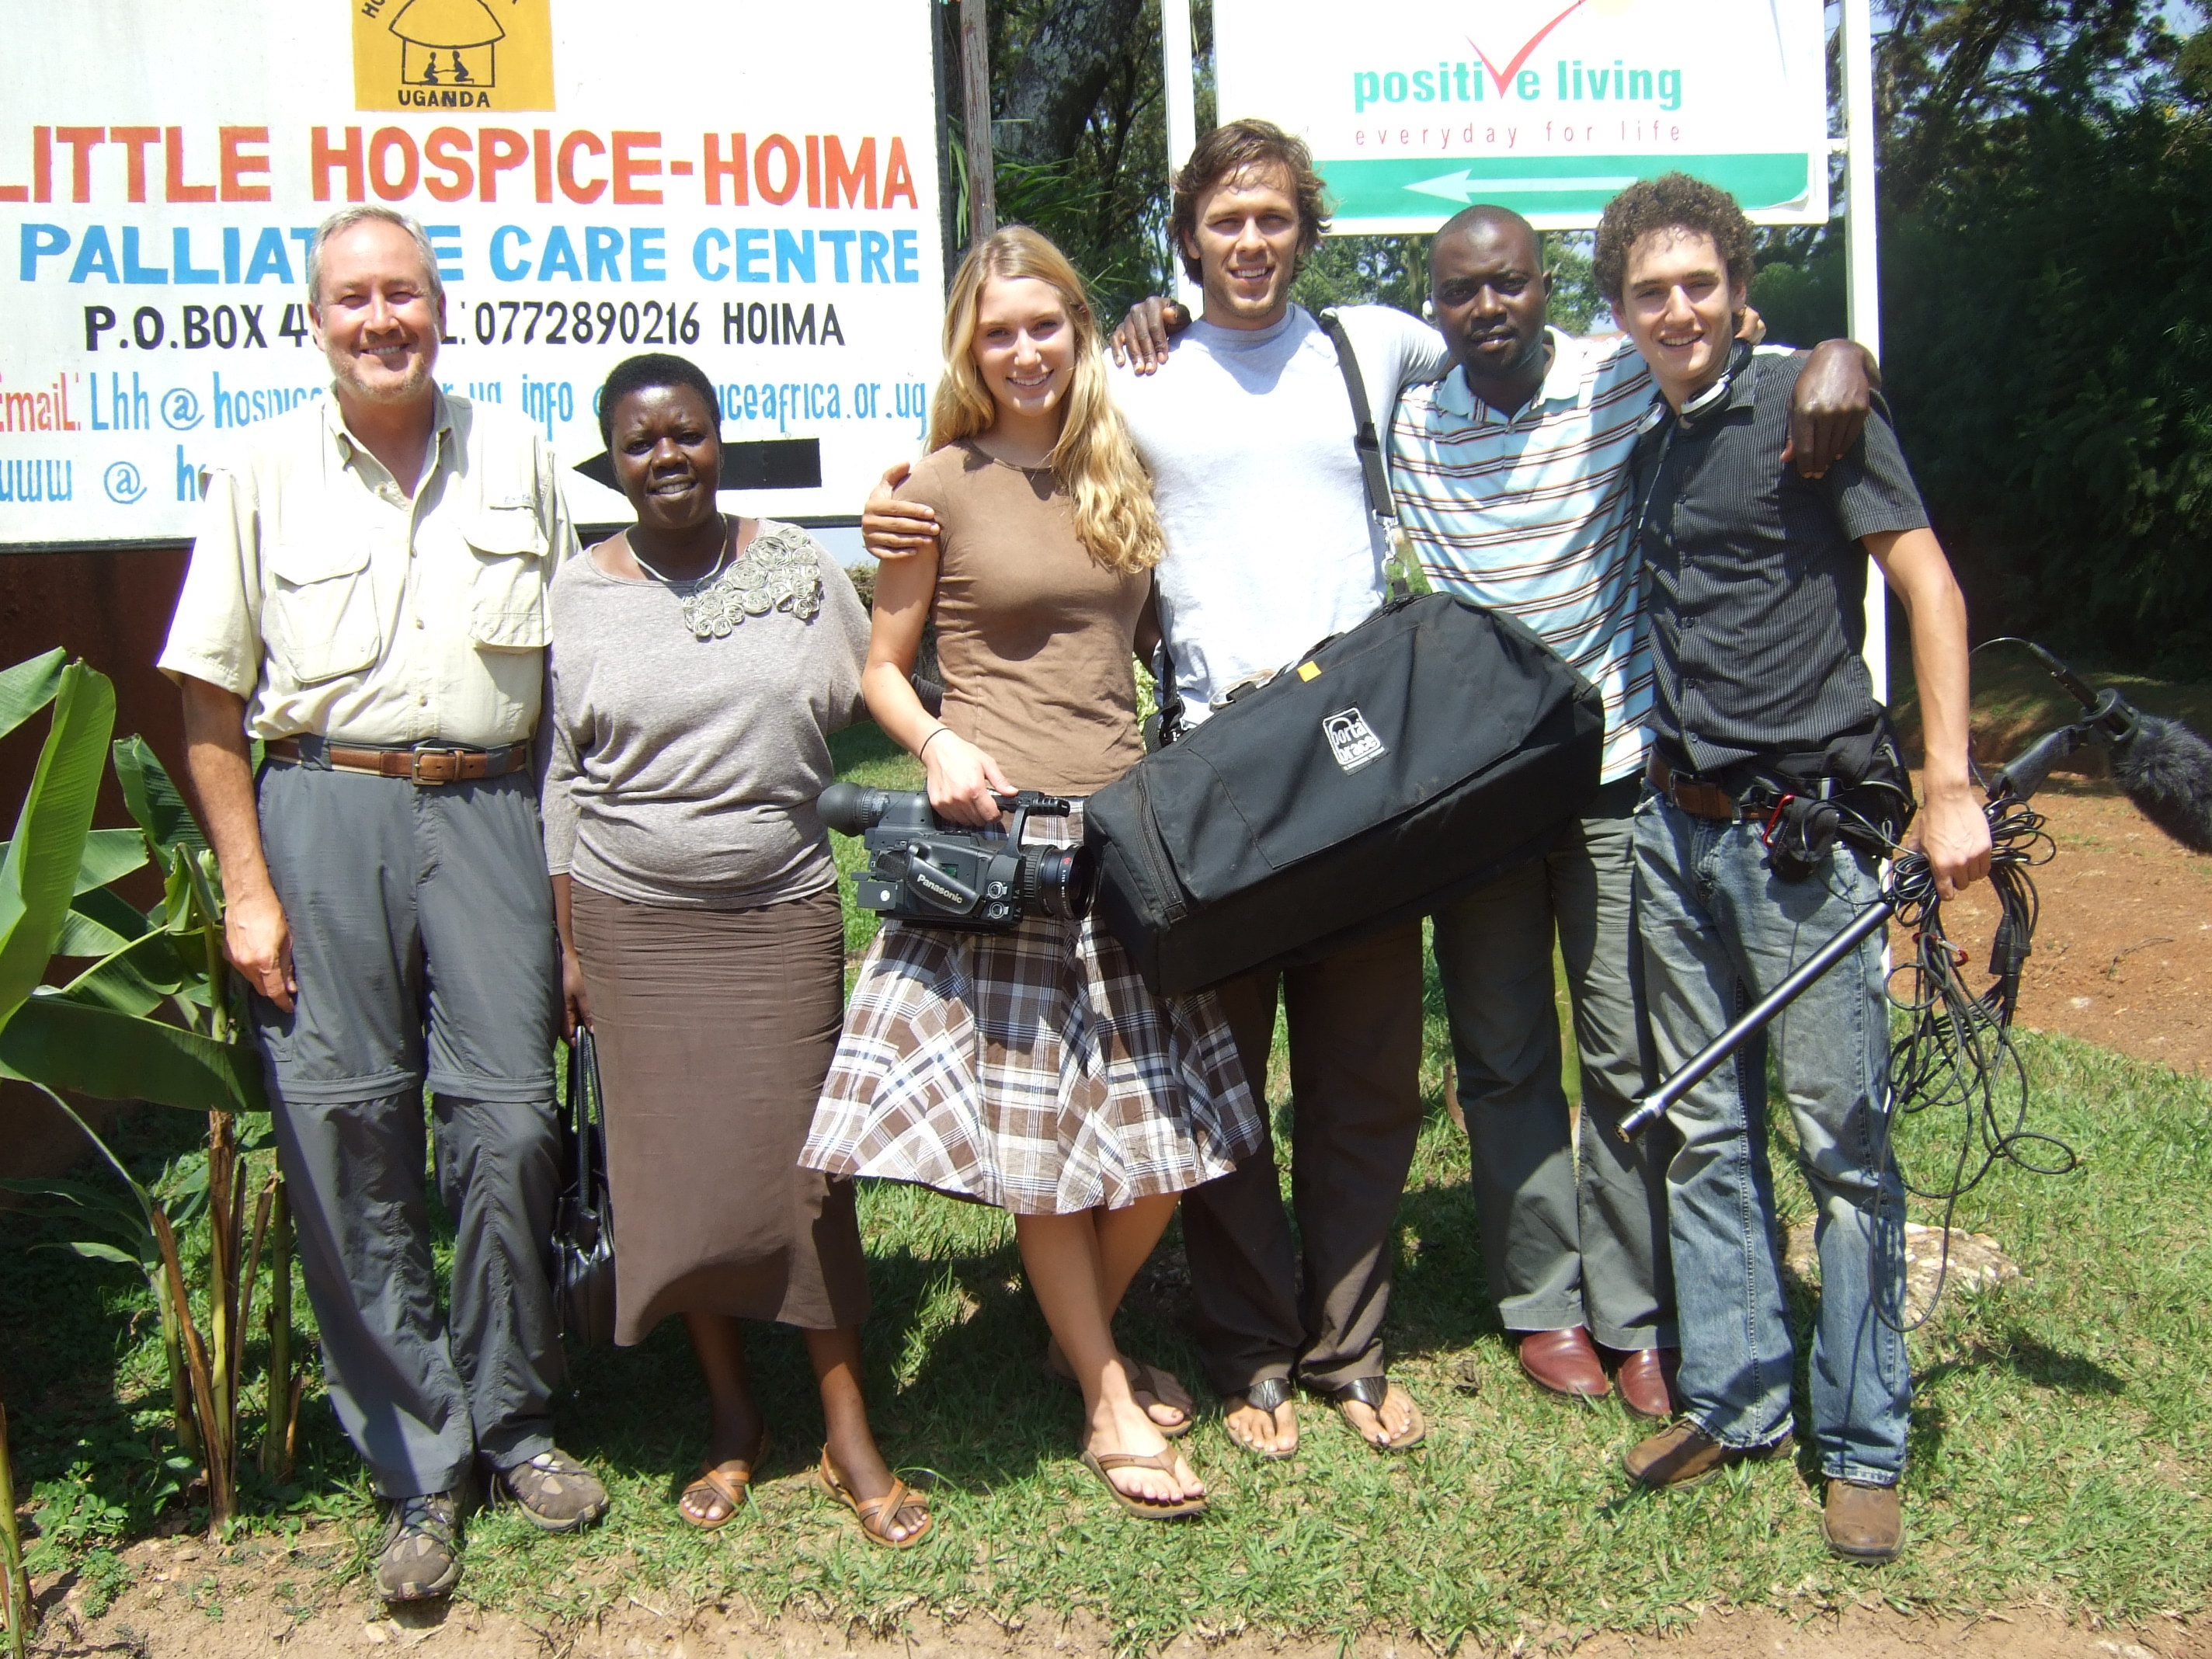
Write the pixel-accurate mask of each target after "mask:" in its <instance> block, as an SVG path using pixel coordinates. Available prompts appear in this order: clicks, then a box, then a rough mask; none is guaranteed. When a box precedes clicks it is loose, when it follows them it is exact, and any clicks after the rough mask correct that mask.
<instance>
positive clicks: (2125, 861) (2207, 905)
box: [1944, 778, 2212, 1076]
mask: <svg viewBox="0 0 2212 1659" xmlns="http://www.w3.org/2000/svg"><path fill="white" fill-rule="evenodd" d="M2034 805H2035V808H2036V810H2037V811H2039V812H2041V813H2042V814H2043V815H2044V817H2045V818H2046V819H2047V820H2048V828H2049V830H2050V833H2051V839H2052V841H2053V842H2055V843H2056V844H2057V856H2056V857H2055V858H2053V859H2052V860H2051V862H2050V863H2048V864H2046V865H2044V866H2041V867H2040V868H2039V869H2037V870H2035V871H2034V872H2033V876H2034V878H2035V885H2036V890H2037V892H2038V894H2039V896H2040V897H2041V900H2042V913H2041V915H2040V918H2039V921H2038V922H2037V925H2036V930H2035V954H2034V955H2033V956H2032V957H2029V959H2028V963H2027V972H2026V974H2025V975H2023V977H2022V980H2021V999H2020V1014H2019V1019H2020V1023H2021V1024H2022V1025H2024V1026H2027V1027H2028V1028H2029V1029H2031V1030H2039V1031H2057V1032H2062V1033H2063V1034H2064V1035H2066V1036H2074V1037H2080V1038H2081V1039H2082V1040H2083V1041H2085V1042H2093V1043H2096V1044H2098V1045H2099V1046H2100V1047H2103V1048H2114V1049H2118V1051H2119V1052H2120V1053H2122V1054H2131V1055H2133V1056H2135V1057H2136V1059H2139V1060H2156V1061H2158V1062H2159V1063H2160V1064H2161V1065H2166V1066H2172V1067H2173V1069H2174V1070H2176V1071H2178V1072H2189V1073H2195V1074H2197V1075H2198V1076H2205V1075H2212V858H2206V857H2204V856H2203V855H2202V854H2196V853H2191V852H2190V851H2188V850H2187V849H2186V848H2182V847H2179V846H2177V845H2176V844H2175V843H2174V842H2172V841H2169V840H2168V839H2167V838H2166V836H2165V835H2164V834H2163V833H2162V832H2161V831H2160V830H2159V829H2156V828H2155V827H2154V825H2152V824H2151V823H2150V822H2149V821H2148V819H2146V818H2145V817H2143V816H2142V814H2141V813H2140V812H2138V811H2136V809H2135V808H2134V806H2133V805H2130V803H2129V801H2128V799H2127V798H2126V797H2125V796H2124V795H2122V794H2120V793H2119V792H2118V790H2116V789H2115V788H2113V787H2112V785H2110V784H2108V783H2101V782H2093V781H2079V780H2075V779H2070V778H2069V779H2054V780H2053V781H2051V783H2050V784H2048V785H2046V786H2045V787H2044V789H2043V790H2042V791H2041V792H2039V793H2038V794H2037V795H2036V797H2035V800H2034ZM1944 926H1945V927H1946V929H1947V930H1948V932H1949V933H1951V934H1952V936H1953V937H1954V939H1957V940H1958V941H1959V942H1960V943H1961V944H1964V945H1966V946H1967V947H1968V949H1969V950H1970V951H1972V952H1973V953H1974V957H1975V960H1974V961H1973V962H1972V963H1970V966H1972V967H1973V968H1974V969H1976V970H1977V971H1976V972H1975V973H1974V974H1973V975H1970V977H1969V980H1968V983H1970V984H1975V985H1978V984H1980V983H1983V982H1984V977H1983V970H1985V969H1986V966H1987V962H1988V952H1989V939H1990V931H1991V930H1992V929H1993V928H1994V927H1995V926H1996V904H1995V902H1993V901H1992V900H1991V898H1990V893H1989V890H1988V889H1987V888H1986V887H1977V888H1975V889H1972V890H1970V891H1969V892H1968V893H1967V894H1966V896H1965V897H1963V898H1961V899H1960V900H1958V901H1956V902H1954V903H1951V904H1948V905H1946V906H1944Z"/></svg>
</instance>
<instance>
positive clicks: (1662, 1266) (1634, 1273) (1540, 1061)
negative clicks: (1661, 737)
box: [1436, 778, 1676, 1349]
mask: <svg viewBox="0 0 2212 1659" xmlns="http://www.w3.org/2000/svg"><path fill="white" fill-rule="evenodd" d="M1643 787H1644V785H1643V780H1642V779H1640V778H1624V779H1622V780H1621V781H1620V782H1618V783H1611V784H1607V786H1606V787H1604V788H1603V789H1601V790H1600V791H1599V792H1598V795H1597V799H1595V801H1593V802H1592V803H1591V805H1590V807H1589V811H1588V812H1587V814H1586V815H1585V816H1584V817H1581V818H1580V819H1577V821H1575V822H1574V823H1570V824H1569V825H1568V827H1567V829H1566V831H1565V834H1563V835H1562V836H1560V837H1559V842H1558V844H1557V845H1556V846H1554V847H1553V848H1552V850H1551V851H1550V852H1549V853H1547V854H1545V855H1544V856H1542V857H1541V858H1537V859H1532V860H1529V861H1528V863H1526V864H1523V865H1522V866H1518V867H1517V868H1516V869H1514V870H1511V871H1509V872H1507V873H1506V874H1505V875H1504V876H1501V877H1500V878H1498V880H1496V881H1494V882H1492V883H1491V884H1489V885H1487V886H1486V887H1482V888H1480V889H1478V890H1475V891H1474V892H1473V893H1470V894H1468V896H1466V897H1464V898H1462V899H1460V900H1458V901H1456V902H1454V903H1452V904H1450V905H1448V906H1446V907H1445V908H1443V909H1442V910H1439V911H1438V912H1437V917H1436V953H1437V976H1438V977H1439V978H1440V979H1441V980H1442V981H1443V993H1444V1009H1445V1012H1446V1015H1447V1016H1448V1018H1449V1021H1450V1024H1451V1034H1452V1048H1453V1052H1454V1056H1455V1060H1457V1063H1458V1069H1459V1098H1460V1106H1461V1108H1462V1110H1463V1111H1464V1112H1465V1113H1466V1115H1467V1135H1468V1152H1469V1153H1470V1156H1471V1162H1472V1165H1473V1176H1474V1196H1475V1207H1476V1209H1477V1211H1478V1212H1479V1213H1480V1216H1481V1220H1482V1257H1483V1266H1484V1267H1485V1269H1486V1272H1487V1273H1488V1276H1489V1279H1490V1294H1491V1297H1492V1300H1493V1301H1495V1302H1496V1303H1497V1304H1498V1317H1499V1318H1500V1319H1501V1320H1503V1321H1504V1325H1505V1328H1506V1329H1507V1330H1509V1331H1515V1332H1519V1331H1555V1330H1565V1329H1568V1328H1571V1327H1573V1326H1577V1325H1586V1326H1588V1327H1589V1332H1590V1334H1591V1335H1592V1336H1593V1337H1594V1338H1595V1340H1597V1341H1599V1342H1601V1343H1602V1344H1603V1345H1604V1346H1607V1347H1608V1348H1620V1349H1633V1348H1671V1347H1674V1346H1675V1345H1676V1338H1675V1329H1674V1284H1673V1278H1672V1274H1671V1273H1670V1272H1669V1269H1668V1259H1667V1185H1666V1169H1667V1157H1668V1150H1669V1146H1668V1143H1669V1142H1670V1141H1671V1134H1670V1133H1667V1132H1664V1131H1662V1132H1657V1133H1647V1134H1645V1135H1644V1137H1643V1138H1642V1139H1639V1140H1638V1142H1637V1143H1636V1144H1635V1145H1634V1146H1630V1145H1627V1144H1626V1143H1625V1142H1623V1141H1622V1139H1620V1135H1619V1133H1617V1132H1616V1131H1617V1128H1618V1126H1619V1124H1620V1120H1621V1118H1622V1116H1623V1115H1625V1114H1626V1112H1627V1111H1628V1109H1629V1108H1630V1105H1631V1103H1632V1102H1633V1101H1634V1100H1635V1098H1636V1097H1638V1095H1640V1094H1642V1093H1643V1092H1644V1078H1645V1073H1646V1072H1647V1071H1648V1070H1649V1068H1650V1058H1649V1056H1650V1032H1649V1030H1648V1029H1647V1025H1646V1021H1645V1018H1644V1006H1643V1001H1644V999H1643V986H1642V982H1641V981H1642V979H1643V971H1642V961H1641V958H1640V956H1639V954H1638V951H1637V947H1636V934H1635V927H1634V908H1635V884H1636V861H1635V848H1634V847H1633V845H1632V833H1631V832H1632V824H1633V818H1632V813H1633V812H1634V811H1635V810H1636V804H1637V802H1638V799H1640V797H1641V794H1642V792H1643ZM1554 927H1556V928H1557V931H1558V936H1559V949H1560V953H1561V955H1562V956H1563V957H1565V962H1566V969H1567V988H1568V991H1569V993H1570V994H1571V998H1572V1000H1573V1003H1574V1012H1575V1046H1576V1048H1577V1051H1578V1053H1579V1054H1580V1057H1581V1060H1582V1119H1581V1133H1580V1136H1579V1142H1577V1135H1576V1133H1575V1132H1574V1131H1573V1129H1572V1128H1571V1127H1570V1125H1571V1121H1572V1119H1571V1115H1570V1114H1569V1112H1568V1110H1567V1097H1566V1091H1565V1089H1564V1088H1563V1087H1562V1085H1561V1081H1560V1066H1559V1013H1558V1011H1557V1007H1556V1005H1555V1004H1554V1001H1553V982H1552V939H1553V930H1554ZM1578 1152H1579V1156H1577V1153H1578Z"/></svg>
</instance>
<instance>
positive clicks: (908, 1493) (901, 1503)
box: [815, 1446, 937, 1550]
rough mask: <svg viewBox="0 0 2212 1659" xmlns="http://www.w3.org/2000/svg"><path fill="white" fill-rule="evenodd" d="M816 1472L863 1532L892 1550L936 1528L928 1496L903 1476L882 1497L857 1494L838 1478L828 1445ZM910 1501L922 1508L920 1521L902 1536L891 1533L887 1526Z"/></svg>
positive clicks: (903, 1547)
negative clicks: (863, 1496) (830, 1460)
mask: <svg viewBox="0 0 2212 1659" xmlns="http://www.w3.org/2000/svg"><path fill="white" fill-rule="evenodd" d="M815 1473H816V1474H818V1475H820V1476H821V1477H822V1488H823V1491H824V1492H828V1493H829V1495H830V1497H832V1498H836V1500H837V1501H838V1502H839V1503H841V1504H843V1505H844V1506H845V1507H846V1508H847V1509H848V1510H852V1511H853V1514H854V1517H855V1518H856V1519H858V1520H859V1522H860V1535H861V1536H862V1537H863V1538H865V1539H866V1540H867V1541H869V1542H870V1543H871V1544H880V1545H882V1546H883V1547H884V1548H885V1549H889V1550H910V1549H912V1548H913V1547H915V1545H916V1544H919V1543H920V1542H921V1541H922V1540H923V1539H925V1538H927V1537H928V1536H929V1534H931V1533H932V1532H933V1531H934V1530H936V1528H937V1517H936V1516H933V1515H932V1514H931V1513H930V1512H929V1500H928V1499H927V1498H924V1497H922V1496H921V1494H920V1493H919V1492H915V1490H914V1489H913V1488H912V1487H910V1486H908V1485H907V1483H906V1482H905V1481H903V1480H896V1479H894V1480H892V1481H891V1489H890V1491H889V1492H885V1493H884V1495H883V1496H882V1497H881V1498H858V1497H855V1496H854V1492H853V1489H852V1488H851V1487H850V1486H847V1485H846V1484H845V1483H844V1482H843V1481H842V1480H839V1479H838V1478H837V1471H836V1469H835V1468H832V1467H831V1465H830V1462H829V1447H827V1446H824V1447H823V1449H822V1462H821V1465H820V1467H819V1468H817V1469H816V1470H815ZM908 1504H912V1505H913V1506H914V1507H915V1509H918V1510H921V1525H920V1526H918V1527H916V1528H915V1529H914V1530H913V1531H912V1532H910V1533H908V1534H907V1535H906V1536H905V1537H903V1538H893V1537H891V1536H890V1535H889V1534H887V1533H885V1532H884V1528H885V1527H887V1526H889V1525H890V1523H891V1522H893V1521H895V1520H896V1519H897V1518H898V1512H899V1511H900V1510H902V1509H904V1508H906V1507H907V1506H908Z"/></svg>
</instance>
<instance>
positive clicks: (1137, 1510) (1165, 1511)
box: [1083, 1448, 1206, 1521]
mask: <svg viewBox="0 0 2212 1659" xmlns="http://www.w3.org/2000/svg"><path fill="white" fill-rule="evenodd" d="M1175 1466H1176V1460H1175V1452H1174V1450H1173V1449H1172V1448H1171V1449H1169V1450H1167V1451H1164V1452H1089V1451H1086V1452H1085V1453H1084V1454H1083V1467H1084V1468H1086V1469H1088V1470H1090V1471H1091V1474H1095V1475H1097V1477H1098V1484H1099V1485H1100V1486H1103V1487H1105V1488H1106V1495H1107V1496H1108V1497H1109V1498H1112V1499H1113V1500H1114V1501H1115V1503H1116V1504H1120V1505H1121V1507H1122V1508H1123V1509H1125V1510H1127V1511H1128V1512H1129V1513H1130V1514H1131V1515H1133V1516H1139V1517H1141V1518H1142V1519H1144V1520H1146V1521H1180V1520H1182V1518H1183V1517H1184V1516H1192V1515H1204V1514H1205V1513H1206V1499H1205V1498H1178V1499H1177V1500H1176V1502H1174V1503H1172V1504H1150V1503H1147V1502H1146V1501H1145V1500H1144V1499H1143V1498H1132V1497H1130V1496H1129V1494H1128V1493H1127V1492H1123V1491H1122V1490H1121V1488H1120V1487H1119V1486H1115V1484H1114V1482H1113V1480H1111V1479H1110V1478H1109V1477H1110V1476H1111V1474H1112V1473H1113V1471H1114V1470H1115V1469H1158V1471H1159V1472H1160V1473H1161V1474H1164V1475H1167V1476H1168V1477H1170V1479H1172V1478H1173V1477H1174V1475H1175Z"/></svg>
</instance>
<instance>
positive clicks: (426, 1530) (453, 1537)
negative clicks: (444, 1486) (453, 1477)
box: [376, 1492, 461, 1601]
mask: <svg viewBox="0 0 2212 1659" xmlns="http://www.w3.org/2000/svg"><path fill="white" fill-rule="evenodd" d="M460 1582H461V1506H460V1502H459V1498H458V1496H457V1495H456V1494H455V1493H453V1492H431V1493H429V1494H428V1495H427V1496H424V1497H421V1498H394V1499H392V1512H391V1514H390V1515H389V1516H386V1520H385V1522H384V1545H383V1548H382V1550H381V1552H380V1553H379V1554H378V1556H377V1558H376V1593H377V1594H378V1595H381V1596H382V1597H383V1598H384V1599H385V1600H386V1601H435V1600H436V1599H437V1598H438V1597H440V1596H441V1595H450V1594H451V1593H452V1591H453V1586H454V1585H456V1584H458V1583H460Z"/></svg>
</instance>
